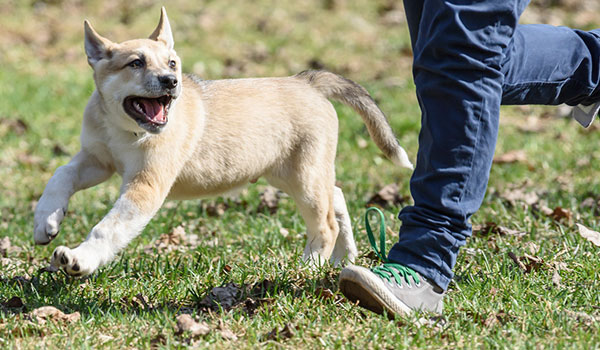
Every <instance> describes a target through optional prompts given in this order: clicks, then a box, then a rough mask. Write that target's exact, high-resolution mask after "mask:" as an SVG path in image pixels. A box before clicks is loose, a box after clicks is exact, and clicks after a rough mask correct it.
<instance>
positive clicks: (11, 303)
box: [2, 296, 25, 309]
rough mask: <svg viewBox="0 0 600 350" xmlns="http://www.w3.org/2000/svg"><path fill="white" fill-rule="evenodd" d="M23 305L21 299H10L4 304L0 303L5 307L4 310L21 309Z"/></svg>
mask: <svg viewBox="0 0 600 350" xmlns="http://www.w3.org/2000/svg"><path fill="white" fill-rule="evenodd" d="M24 305H25V304H23V300H21V298H19V297H16V296H15V297H12V298H10V299H8V300H7V301H5V302H2V306H4V307H6V308H11V309H14V308H20V307H23V306H24Z"/></svg>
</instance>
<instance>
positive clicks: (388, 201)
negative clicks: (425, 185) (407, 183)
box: [367, 183, 410, 208]
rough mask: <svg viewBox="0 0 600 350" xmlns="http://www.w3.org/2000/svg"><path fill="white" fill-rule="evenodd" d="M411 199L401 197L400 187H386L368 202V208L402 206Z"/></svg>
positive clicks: (393, 185)
mask: <svg viewBox="0 0 600 350" xmlns="http://www.w3.org/2000/svg"><path fill="white" fill-rule="evenodd" d="M409 199H410V197H408V196H402V195H400V186H398V185H397V184H395V183H393V184H389V185H385V186H384V187H383V188H381V189H380V190H379V191H378V192H377V193H375V194H374V195H373V196H372V197H371V198H370V199H369V200H368V201H367V207H371V206H378V207H380V208H387V207H390V206H401V205H403V204H404V203H406V202H407V201H408V200H409Z"/></svg>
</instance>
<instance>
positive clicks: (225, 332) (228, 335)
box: [219, 320, 238, 341]
mask: <svg viewBox="0 0 600 350" xmlns="http://www.w3.org/2000/svg"><path fill="white" fill-rule="evenodd" d="M219 331H220V333H221V337H223V339H225V340H231V341H236V340H237V339H238V337H237V335H235V333H233V332H232V331H231V330H230V329H229V328H227V327H226V326H225V324H224V323H223V320H219Z"/></svg>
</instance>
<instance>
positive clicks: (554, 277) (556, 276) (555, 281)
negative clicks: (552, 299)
mask: <svg viewBox="0 0 600 350" xmlns="http://www.w3.org/2000/svg"><path fill="white" fill-rule="evenodd" d="M560 281H561V277H560V274H559V273H558V270H554V271H553V272H552V284H553V285H554V286H555V287H557V288H560V287H561V286H562V285H561V283H560Z"/></svg>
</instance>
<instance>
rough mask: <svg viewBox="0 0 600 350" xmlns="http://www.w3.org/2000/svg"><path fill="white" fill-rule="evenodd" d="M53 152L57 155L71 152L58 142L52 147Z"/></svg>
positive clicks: (65, 154)
mask: <svg viewBox="0 0 600 350" xmlns="http://www.w3.org/2000/svg"><path fill="white" fill-rule="evenodd" d="M52 154H54V155H55V156H68V155H69V152H67V151H66V150H65V149H64V147H63V146H61V145H59V144H58V143H57V144H55V145H54V147H52Z"/></svg>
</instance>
